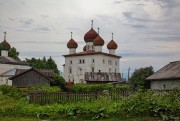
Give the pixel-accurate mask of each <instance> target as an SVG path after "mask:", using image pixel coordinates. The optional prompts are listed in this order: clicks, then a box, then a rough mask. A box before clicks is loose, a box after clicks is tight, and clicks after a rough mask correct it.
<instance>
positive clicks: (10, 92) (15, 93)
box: [0, 85, 24, 99]
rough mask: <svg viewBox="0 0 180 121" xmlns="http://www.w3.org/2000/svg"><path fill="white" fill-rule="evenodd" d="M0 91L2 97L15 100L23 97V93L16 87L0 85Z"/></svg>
mask: <svg viewBox="0 0 180 121" xmlns="http://www.w3.org/2000/svg"><path fill="white" fill-rule="evenodd" d="M0 91H1V92H2V94H3V95H7V96H10V97H14V98H16V99H18V98H20V97H22V96H23V95H24V93H23V92H21V91H20V90H19V89H18V88H17V87H14V86H8V85H1V86H0Z"/></svg>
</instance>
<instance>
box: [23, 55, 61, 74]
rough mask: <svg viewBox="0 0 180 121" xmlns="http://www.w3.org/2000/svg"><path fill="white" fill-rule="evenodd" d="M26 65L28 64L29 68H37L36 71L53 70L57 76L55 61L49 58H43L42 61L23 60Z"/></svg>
mask: <svg viewBox="0 0 180 121" xmlns="http://www.w3.org/2000/svg"><path fill="white" fill-rule="evenodd" d="M25 61H26V62H27V63H29V64H30V66H31V67H33V68H37V69H53V70H54V72H55V73H58V74H59V70H58V68H57V64H56V63H55V61H54V60H53V59H52V58H51V57H50V58H48V59H46V58H45V57H43V59H40V58H39V59H36V58H32V59H27V58H26V60H25Z"/></svg>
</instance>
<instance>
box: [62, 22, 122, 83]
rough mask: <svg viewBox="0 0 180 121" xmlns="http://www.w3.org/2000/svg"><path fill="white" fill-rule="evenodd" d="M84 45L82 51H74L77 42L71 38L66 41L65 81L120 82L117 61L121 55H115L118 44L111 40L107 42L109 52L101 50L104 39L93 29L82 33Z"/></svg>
mask: <svg viewBox="0 0 180 121" xmlns="http://www.w3.org/2000/svg"><path fill="white" fill-rule="evenodd" d="M84 41H85V42H86V45H85V46H84V48H83V51H82V52H76V48H77V47H78V44H77V43H76V42H75V40H73V38H72V33H71V39H70V40H69V42H68V43H67V47H68V48H69V54H67V55H63V56H64V57H65V64H64V65H63V66H64V78H65V80H66V82H74V83H112V82H120V81H121V75H120V70H119V61H120V58H121V56H118V55H116V53H115V51H116V49H117V47H118V45H117V44H116V43H115V41H114V40H113V34H112V40H111V41H110V42H109V43H108V44H107V49H108V50H109V53H105V52H102V47H103V45H104V40H103V39H102V38H101V37H100V35H99V29H98V32H96V31H95V30H94V29H93V22H92V25H91V29H90V30H89V31H88V32H87V33H86V34H85V35H84Z"/></svg>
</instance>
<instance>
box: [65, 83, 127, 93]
mask: <svg viewBox="0 0 180 121" xmlns="http://www.w3.org/2000/svg"><path fill="white" fill-rule="evenodd" d="M127 89H130V86H128V85H125V86H119V85H116V86H114V85H111V84H76V85H74V86H71V87H69V91H71V92H102V91H103V90H108V91H112V90H127Z"/></svg>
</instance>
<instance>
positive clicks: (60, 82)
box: [51, 73, 66, 91]
mask: <svg viewBox="0 0 180 121" xmlns="http://www.w3.org/2000/svg"><path fill="white" fill-rule="evenodd" d="M51 86H60V87H61V89H62V90H64V91H65V90H66V82H65V80H64V78H63V77H61V76H60V75H59V74H57V73H54V76H53V81H51Z"/></svg>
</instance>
